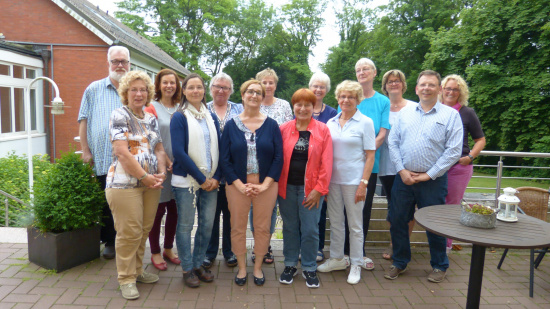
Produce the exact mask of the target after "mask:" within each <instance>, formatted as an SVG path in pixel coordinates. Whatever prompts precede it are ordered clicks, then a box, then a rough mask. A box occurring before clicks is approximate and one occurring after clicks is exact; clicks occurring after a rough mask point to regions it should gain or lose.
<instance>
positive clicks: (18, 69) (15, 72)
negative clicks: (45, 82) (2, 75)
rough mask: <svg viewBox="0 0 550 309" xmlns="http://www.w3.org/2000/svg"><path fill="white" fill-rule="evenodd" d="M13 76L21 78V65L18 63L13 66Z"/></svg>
mask: <svg viewBox="0 0 550 309" xmlns="http://www.w3.org/2000/svg"><path fill="white" fill-rule="evenodd" d="M13 77H15V78H23V67H22V66H20V65H14V66H13Z"/></svg>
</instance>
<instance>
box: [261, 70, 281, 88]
mask: <svg viewBox="0 0 550 309" xmlns="http://www.w3.org/2000/svg"><path fill="white" fill-rule="evenodd" d="M268 76H271V77H273V80H275V84H277V83H279V76H277V73H276V72H275V71H274V70H273V69H272V68H267V69H265V70H263V71H260V72H258V74H256V79H257V80H259V81H260V82H261V81H262V79H264V78H266V77H268Z"/></svg>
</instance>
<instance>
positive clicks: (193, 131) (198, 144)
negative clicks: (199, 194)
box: [183, 102, 219, 194]
mask: <svg viewBox="0 0 550 309" xmlns="http://www.w3.org/2000/svg"><path fill="white" fill-rule="evenodd" d="M183 114H184V116H185V118H187V132H188V133H189V144H188V146H187V154H188V155H189V157H190V158H191V160H193V162H195V164H196V165H197V167H198V168H199V170H200V171H201V172H202V173H203V174H204V176H206V178H207V179H209V178H212V176H213V175H214V172H216V169H217V168H218V159H219V152H218V133H217V131H216V125H215V124H214V119H212V115H210V113H209V112H208V109H207V108H206V107H205V106H204V105H203V104H202V103H201V105H200V110H197V109H196V108H195V107H194V106H193V105H191V104H189V103H188V102H187V108H186V109H184V110H183ZM197 119H206V125H207V127H208V131H209V132H210V156H211V157H212V168H211V170H210V173H207V169H208V165H207V162H206V151H205V148H206V143H205V140H204V133H203V132H202V130H201V125H200V124H199V122H198V121H197ZM189 179H190V180H191V187H190V188H189V189H190V190H191V192H192V193H193V194H194V193H195V191H197V190H198V189H200V187H201V186H200V185H199V183H198V182H197V181H196V180H195V179H194V178H193V177H189Z"/></svg>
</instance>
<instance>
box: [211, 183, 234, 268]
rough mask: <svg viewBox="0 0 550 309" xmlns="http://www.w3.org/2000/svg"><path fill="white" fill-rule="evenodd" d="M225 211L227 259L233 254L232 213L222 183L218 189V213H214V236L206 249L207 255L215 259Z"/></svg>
mask: <svg viewBox="0 0 550 309" xmlns="http://www.w3.org/2000/svg"><path fill="white" fill-rule="evenodd" d="M222 213H223V227H222V253H223V257H224V258H225V259H228V258H230V257H231V256H233V252H232V251H231V214H230V213H229V208H228V205H227V196H226V195H225V185H220V188H219V190H218V202H217V203H216V214H215V215H214V225H213V227H212V236H211V237H210V243H209V244H208V249H207V250H206V257H207V258H209V259H215V258H216V256H217V255H218V248H219V245H220V214H222Z"/></svg>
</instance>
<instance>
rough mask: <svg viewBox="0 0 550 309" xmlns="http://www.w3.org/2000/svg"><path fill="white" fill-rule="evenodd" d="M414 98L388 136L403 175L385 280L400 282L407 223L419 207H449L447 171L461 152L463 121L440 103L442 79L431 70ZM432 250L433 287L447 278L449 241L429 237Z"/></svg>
mask: <svg viewBox="0 0 550 309" xmlns="http://www.w3.org/2000/svg"><path fill="white" fill-rule="evenodd" d="M416 83H417V84H416V94H417V95H418V97H419V99H420V100H419V101H420V104H418V105H417V104H414V105H410V106H407V107H405V108H403V109H402V110H401V112H400V113H399V118H398V120H397V121H396V123H395V125H393V126H392V130H391V132H390V135H389V141H388V146H389V150H390V158H391V161H392V163H393V164H394V165H395V166H396V168H397V171H398V173H399V175H398V176H396V177H395V182H394V185H393V188H392V199H391V203H390V205H389V210H388V211H389V213H388V217H389V221H390V223H391V228H390V233H391V239H392V242H393V256H392V258H393V265H392V266H391V267H390V270H389V271H388V272H387V273H386V274H385V275H384V277H385V278H387V279H391V280H393V279H396V278H397V277H398V276H399V274H401V273H403V272H404V271H405V270H406V269H407V264H408V263H409V262H410V260H411V248H410V239H409V232H408V229H409V227H408V223H409V222H410V221H411V220H413V218H414V217H413V215H414V208H415V205H417V206H418V208H422V207H426V206H432V205H442V204H445V196H446V195H447V170H448V169H449V168H450V167H451V166H452V165H453V164H455V163H456V161H458V159H459V158H460V154H461V151H462V139H463V133H462V120H461V119H460V115H459V114H458V112H457V111H456V110H454V109H453V108H450V107H448V106H445V105H443V104H441V103H440V102H438V101H437V96H438V94H439V92H440V91H441V76H440V75H439V73H437V72H435V71H431V70H426V71H423V72H421V73H420V74H419V76H418V79H417V82H416ZM427 235H428V242H429V245H430V255H431V260H430V264H431V266H432V268H433V271H432V272H431V273H430V275H429V276H428V280H429V281H431V282H441V281H443V279H445V274H446V271H447V268H448V267H449V259H448V257H447V253H446V239H445V237H442V236H438V235H435V234H433V233H431V232H427Z"/></svg>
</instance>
